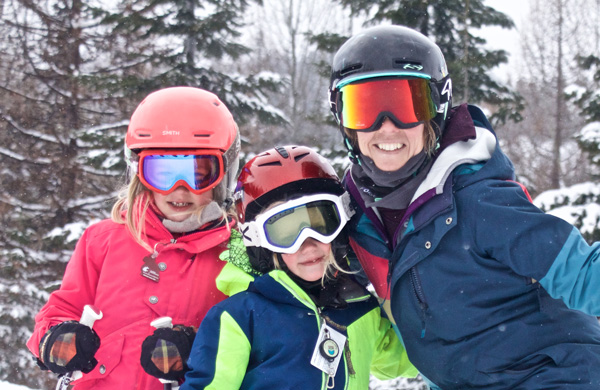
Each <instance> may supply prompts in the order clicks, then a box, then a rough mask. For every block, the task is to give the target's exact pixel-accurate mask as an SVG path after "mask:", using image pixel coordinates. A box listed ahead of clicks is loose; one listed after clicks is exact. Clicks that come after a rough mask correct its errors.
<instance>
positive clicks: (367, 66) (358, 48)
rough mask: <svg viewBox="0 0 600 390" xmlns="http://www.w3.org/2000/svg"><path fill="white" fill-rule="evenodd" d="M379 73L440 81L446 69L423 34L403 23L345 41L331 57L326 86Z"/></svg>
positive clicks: (439, 53)
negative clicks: (331, 62) (331, 63)
mask: <svg viewBox="0 0 600 390" xmlns="http://www.w3.org/2000/svg"><path fill="white" fill-rule="evenodd" d="M381 76H405V77H411V76H412V77H423V78H427V79H431V80H432V81H436V82H437V81H441V80H442V79H444V78H445V77H446V76H448V68H447V66H446V61H445V60H444V55H443V54H442V51H441V50H440V48H439V47H438V46H437V45H436V44H435V43H433V42H432V41H431V40H430V39H429V38H427V37H426V36H425V35H423V34H421V33H420V32H418V31H415V30H412V29H410V28H408V27H403V26H377V27H372V28H369V29H367V30H364V31H363V32H360V33H358V34H356V35H354V36H353V37H352V38H350V39H349V40H348V41H346V42H345V43H344V44H343V45H342V46H341V47H340V49H339V50H338V51H337V53H336V55H335V57H334V58H333V65H332V73H331V82H330V89H331V90H333V89H335V88H337V87H338V86H339V83H340V82H341V81H343V82H344V84H346V83H348V82H351V81H356V80H360V79H362V78H370V77H381Z"/></svg>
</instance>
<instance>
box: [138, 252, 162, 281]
mask: <svg viewBox="0 0 600 390" xmlns="http://www.w3.org/2000/svg"><path fill="white" fill-rule="evenodd" d="M157 256H158V252H154V253H153V254H152V255H151V256H146V257H144V265H142V276H143V277H145V278H147V279H150V280H152V281H153V282H158V281H159V280H160V268H159V267H158V264H156V257H157Z"/></svg>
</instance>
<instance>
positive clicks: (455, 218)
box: [345, 107, 600, 390]
mask: <svg viewBox="0 0 600 390" xmlns="http://www.w3.org/2000/svg"><path fill="white" fill-rule="evenodd" d="M463 108H464V109H465V112H466V107H463ZM468 110H469V113H470V115H471V117H472V118H473V120H472V122H473V124H474V126H475V128H476V134H477V136H476V138H475V139H470V140H467V141H459V142H456V143H453V144H452V145H450V146H448V147H446V148H445V149H444V150H443V151H442V152H441V154H440V155H439V156H438V157H437V159H436V161H435V163H434V165H433V166H432V168H431V170H430V172H429V174H428V176H427V178H426V179H425V181H424V183H423V184H422V186H421V187H420V188H419V189H418V190H417V194H416V195H415V198H413V202H412V204H411V205H410V206H409V208H408V209H407V213H406V215H405V217H404V220H403V223H401V225H400V227H399V229H398V231H397V232H396V235H395V237H394V240H393V242H389V241H388V240H387V239H386V238H385V237H386V235H385V234H384V233H383V232H384V231H385V230H384V227H383V225H382V224H381V222H380V220H379V218H378V216H377V210H376V209H373V208H367V207H365V206H364V202H363V201H362V199H361V197H360V194H359V192H358V191H359V188H358V187H357V186H356V184H355V182H354V180H353V179H352V178H351V177H350V176H349V175H348V174H347V176H346V178H345V183H346V186H347V188H348V190H349V191H350V193H351V194H352V195H353V198H354V199H355V200H356V202H357V204H358V206H357V207H358V208H359V210H358V213H357V215H355V218H354V219H353V221H352V223H351V233H350V234H351V244H352V247H353V249H354V250H355V252H356V254H357V256H358V258H359V260H360V262H361V264H362V266H363V268H364V269H365V271H366V273H367V275H368V276H369V279H370V280H371V281H372V282H373V284H374V286H375V288H376V290H377V292H378V294H379V295H380V296H381V297H382V298H387V299H389V302H387V304H389V305H390V306H391V312H392V314H393V318H394V319H395V322H396V325H397V329H398V330H399V333H400V334H401V337H402V338H403V341H404V344H405V346H406V350H407V352H408V356H409V358H410V360H411V361H412V363H413V364H414V365H415V366H416V367H417V369H419V371H420V372H421V373H422V374H423V375H424V376H425V377H427V378H428V379H429V380H430V381H431V382H432V383H433V384H435V385H436V386H438V387H440V388H442V389H444V390H450V389H486V390H493V389H600V326H599V325H598V320H597V319H596V318H595V317H594V316H598V315H600V259H599V257H598V255H599V253H600V248H599V244H598V243H596V244H593V245H592V246H589V245H588V244H587V243H586V242H585V241H584V239H583V238H582V236H581V235H580V233H579V232H578V230H577V229H575V228H574V227H573V226H572V225H570V224H568V223H567V222H565V221H563V220H561V219H559V218H556V217H554V216H551V215H548V214H545V213H543V212H542V211H541V210H539V209H538V208H537V207H536V206H535V205H533V204H532V203H531V201H530V200H529V199H528V198H527V196H526V194H525V193H524V191H523V190H522V188H521V187H520V186H519V185H518V184H516V183H515V182H513V181H512V180H514V171H513V166H512V164H511V162H510V161H509V160H508V158H507V157H506V156H505V155H504V154H503V153H502V151H501V150H500V147H499V145H498V142H497V140H496V137H495V134H494V133H493V131H492V130H491V126H490V125H489V123H488V121H487V119H486V118H485V116H484V115H483V113H482V112H481V111H480V110H479V109H477V108H475V107H469V109H468ZM469 122H471V121H469ZM450 126H452V123H450ZM586 313H587V314H586Z"/></svg>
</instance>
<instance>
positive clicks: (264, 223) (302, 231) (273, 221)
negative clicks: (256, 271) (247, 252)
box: [240, 193, 354, 254]
mask: <svg viewBox="0 0 600 390" xmlns="http://www.w3.org/2000/svg"><path fill="white" fill-rule="evenodd" d="M353 214H354V210H352V208H351V207H350V196H349V195H348V193H344V194H343V195H341V196H336V195H332V194H316V195H308V196H303V197H301V198H298V199H294V200H291V201H289V202H285V203H282V204H280V205H277V206H275V207H273V208H271V209H268V210H266V211H264V212H262V213H261V214H259V215H258V216H257V217H256V219H255V220H254V221H251V222H247V223H242V224H240V230H241V232H242V235H243V237H244V244H246V246H256V247H262V248H266V249H269V250H271V251H273V252H276V253H288V254H289V253H295V252H297V251H298V250H299V249H300V247H301V246H302V244H303V243H304V241H305V240H306V239H307V238H309V237H311V238H314V239H315V240H318V241H320V242H322V243H325V244H328V243H330V242H331V241H333V240H334V239H335V238H336V237H337V235H338V234H339V233H340V232H341V231H342V229H343V228H344V226H345V225H346V223H347V222H348V221H349V220H350V217H351V216H352V215H353Z"/></svg>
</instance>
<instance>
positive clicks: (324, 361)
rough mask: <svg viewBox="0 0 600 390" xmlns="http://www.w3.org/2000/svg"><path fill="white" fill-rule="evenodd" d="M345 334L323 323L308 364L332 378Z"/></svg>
mask: <svg viewBox="0 0 600 390" xmlns="http://www.w3.org/2000/svg"><path fill="white" fill-rule="evenodd" d="M345 344H346V336H344V335H343V334H341V333H340V332H338V331H337V330H335V329H333V328H331V327H329V326H328V325H327V324H326V323H323V326H322V327H321V332H320V333H319V338H318V339H317V344H316V345H315V350H314V351H313V355H312V358H311V359H310V364H312V365H313V366H315V367H317V368H318V369H319V370H321V371H323V372H324V373H326V374H327V375H328V376H329V378H331V379H333V378H334V377H335V373H336V372H337V369H338V366H339V364H340V359H341V358H342V355H343V351H344V345H345Z"/></svg>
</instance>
